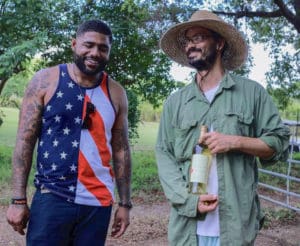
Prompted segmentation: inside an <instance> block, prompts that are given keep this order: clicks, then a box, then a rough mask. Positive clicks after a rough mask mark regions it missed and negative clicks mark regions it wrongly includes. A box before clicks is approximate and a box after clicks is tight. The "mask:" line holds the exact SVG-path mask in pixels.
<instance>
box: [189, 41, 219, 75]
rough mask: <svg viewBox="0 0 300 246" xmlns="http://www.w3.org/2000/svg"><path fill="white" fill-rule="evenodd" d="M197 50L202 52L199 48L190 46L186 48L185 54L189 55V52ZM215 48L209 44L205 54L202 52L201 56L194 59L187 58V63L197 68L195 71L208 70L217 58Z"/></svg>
mask: <svg viewBox="0 0 300 246" xmlns="http://www.w3.org/2000/svg"><path fill="white" fill-rule="evenodd" d="M193 51H198V52H201V53H202V54H203V50H202V49H200V48H196V47H192V48H190V49H189V50H188V52H187V55H189V53H190V52H193ZM217 54H218V53H217V49H216V47H215V46H210V47H209V49H208V50H207V52H206V54H205V53H204V54H203V55H202V57H201V58H198V59H196V60H191V59H189V58H188V60H189V64H190V65H191V66H193V67H194V68H196V69H197V71H199V72H201V71H207V70H209V69H210V68H211V67H212V66H213V65H214V64H215V62H216V60H217Z"/></svg>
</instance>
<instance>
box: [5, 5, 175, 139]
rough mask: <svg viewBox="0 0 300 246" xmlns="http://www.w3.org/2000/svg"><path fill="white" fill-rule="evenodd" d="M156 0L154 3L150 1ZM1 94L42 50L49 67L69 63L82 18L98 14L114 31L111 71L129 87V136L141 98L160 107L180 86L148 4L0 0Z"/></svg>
mask: <svg viewBox="0 0 300 246" xmlns="http://www.w3.org/2000/svg"><path fill="white" fill-rule="evenodd" d="M150 4H151V3H150ZM0 6H1V7H0V14H1V19H0V28H1V31H2V33H4V34H5V35H3V36H1V37H0V40H1V46H0V68H1V69H0V78H1V84H0V93H1V91H2V89H3V87H4V85H5V83H6V82H7V80H8V79H9V78H10V77H11V76H12V75H13V74H15V73H20V72H21V71H23V70H24V69H25V68H26V66H25V64H26V62H24V61H26V60H29V59H32V58H33V57H34V56H35V55H36V54H39V55H40V56H41V57H42V58H43V59H44V60H46V61H47V64H46V65H47V66H49V65H53V64H57V63H64V62H70V61H71V60H72V53H71V49H70V47H69V46H70V39H71V37H72V36H74V34H75V28H76V27H77V25H78V24H79V23H81V22H82V21H83V20H87V19H92V18H99V16H100V17H101V19H103V20H104V21H106V22H107V23H108V24H109V25H110V26H111V28H112V31H113V33H114V41H113V49H112V54H111V61H110V64H109V67H108V72H109V73H110V75H111V76H112V77H113V78H114V79H116V80H117V81H119V82H120V83H122V85H123V86H124V87H125V88H126V89H127V91H128V98H129V101H130V103H129V106H130V109H129V124H130V134H131V136H134V135H135V134H136V127H137V122H138V116H139V112H138V110H137V106H138V100H137V97H138V96H139V98H142V100H148V101H150V102H151V103H152V104H153V105H155V106H157V105H159V103H160V102H161V99H163V98H165V97H166V96H167V95H168V94H169V93H171V91H172V90H174V89H175V88H176V87H177V84H176V83H175V82H174V81H173V79H171V78H170V76H169V68H170V66H171V61H170V60H169V59H167V58H166V57H165V56H164V55H163V54H162V53H161V52H159V47H158V40H159V34H160V32H159V29H157V28H153V29H151V26H152V25H156V26H159V25H157V23H156V24H155V23H153V22H152V20H151V17H150V16H151V11H148V10H149V6H150V5H149V3H145V4H136V3H135V2H134V1H131V0H128V1H119V0H112V1H92V0H86V1H82V0H76V1H71V0H67V1H58V0H48V1H42V0H27V1H26V0H15V1H9V0H2V1H0Z"/></svg>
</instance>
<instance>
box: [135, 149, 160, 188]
mask: <svg viewBox="0 0 300 246" xmlns="http://www.w3.org/2000/svg"><path fill="white" fill-rule="evenodd" d="M132 162H133V164H132V166H133V167H132V191H133V194H137V193H138V192H141V191H142V192H144V193H146V194H150V193H153V192H154V193H155V192H161V191H162V188H161V186H160V182H159V179H158V171H157V166H156V161H155V155H154V151H137V152H134V153H132Z"/></svg>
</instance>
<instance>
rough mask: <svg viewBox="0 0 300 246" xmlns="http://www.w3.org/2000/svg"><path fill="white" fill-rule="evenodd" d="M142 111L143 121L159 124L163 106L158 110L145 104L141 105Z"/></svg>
mask: <svg viewBox="0 0 300 246" xmlns="http://www.w3.org/2000/svg"><path fill="white" fill-rule="evenodd" d="M140 111H141V118H140V119H141V121H146V122H159V119H160V115H161V112H162V106H160V107H158V108H153V106H152V105H151V104H150V103H148V102H143V103H141V104H140Z"/></svg>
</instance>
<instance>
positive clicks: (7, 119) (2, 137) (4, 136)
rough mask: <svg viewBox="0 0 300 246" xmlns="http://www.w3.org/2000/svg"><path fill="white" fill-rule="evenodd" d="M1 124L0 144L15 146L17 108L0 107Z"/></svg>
mask: <svg viewBox="0 0 300 246" xmlns="http://www.w3.org/2000/svg"><path fill="white" fill-rule="evenodd" d="M1 112H2V116H1V115H0V116H1V117H2V119H3V124H2V125H1V127H0V145H1V144H3V145H6V146H9V147H13V146H15V141H16V133H17V126H18V114H19V110H17V109H15V108H0V114H1Z"/></svg>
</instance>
